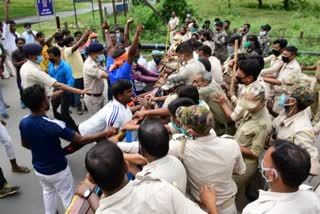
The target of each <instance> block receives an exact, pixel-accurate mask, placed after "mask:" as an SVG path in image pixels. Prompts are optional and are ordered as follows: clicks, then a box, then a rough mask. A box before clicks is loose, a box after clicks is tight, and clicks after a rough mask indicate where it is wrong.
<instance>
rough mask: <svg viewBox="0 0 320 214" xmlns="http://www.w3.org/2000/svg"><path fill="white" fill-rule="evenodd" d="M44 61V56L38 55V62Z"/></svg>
mask: <svg viewBox="0 0 320 214" xmlns="http://www.w3.org/2000/svg"><path fill="white" fill-rule="evenodd" d="M42 61H43V56H38V57H37V60H36V63H37V64H40V63H41V62H42Z"/></svg>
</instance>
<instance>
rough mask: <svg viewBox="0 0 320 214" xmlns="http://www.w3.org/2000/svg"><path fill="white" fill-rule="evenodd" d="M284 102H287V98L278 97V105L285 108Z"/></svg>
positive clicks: (284, 96)
mask: <svg viewBox="0 0 320 214" xmlns="http://www.w3.org/2000/svg"><path fill="white" fill-rule="evenodd" d="M286 100H287V96H286V94H282V95H281V96H280V100H279V105H280V106H281V107H282V108H284V107H285V106H286Z"/></svg>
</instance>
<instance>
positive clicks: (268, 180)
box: [261, 160, 279, 183]
mask: <svg viewBox="0 0 320 214" xmlns="http://www.w3.org/2000/svg"><path fill="white" fill-rule="evenodd" d="M263 163H264V161H263V160H262V161H261V174H262V177H263V178H264V180H265V181H266V182H267V183H270V182H272V181H273V180H270V179H268V178H267V177H266V176H265V174H264V172H267V171H269V172H270V171H273V172H274V175H275V179H274V180H276V179H277V178H278V176H279V175H278V172H277V170H276V169H274V168H264V167H263V165H264V164H263Z"/></svg>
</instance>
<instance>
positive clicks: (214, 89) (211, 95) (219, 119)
mask: <svg viewBox="0 0 320 214" xmlns="http://www.w3.org/2000/svg"><path fill="white" fill-rule="evenodd" d="M198 91H199V95H200V99H201V100H204V101H205V102H206V103H207V104H208V105H209V108H210V110H211V112H212V113H213V116H214V121H215V128H214V129H215V131H216V133H217V135H222V134H226V130H227V129H229V128H232V127H229V125H228V123H230V122H231V120H230V119H228V117H227V116H226V114H225V113H224V111H223V109H222V108H221V106H220V104H219V103H218V102H217V101H216V100H215V96H216V94H224V95H225V92H224V90H223V89H222V88H221V87H220V85H219V84H218V83H216V82H211V83H210V84H209V85H208V86H206V87H201V88H199V89H198ZM228 105H229V107H230V108H232V104H231V103H230V102H229V103H228Z"/></svg>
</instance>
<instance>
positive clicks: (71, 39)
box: [63, 36, 74, 46]
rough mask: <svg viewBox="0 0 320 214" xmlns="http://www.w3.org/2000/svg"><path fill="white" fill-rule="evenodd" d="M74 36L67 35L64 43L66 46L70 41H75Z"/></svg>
mask: <svg viewBox="0 0 320 214" xmlns="http://www.w3.org/2000/svg"><path fill="white" fill-rule="evenodd" d="M73 41H74V38H73V37H72V36H67V37H66V38H64V40H63V43H64V45H65V46H67V45H68V44H69V43H70V42H73Z"/></svg>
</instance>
